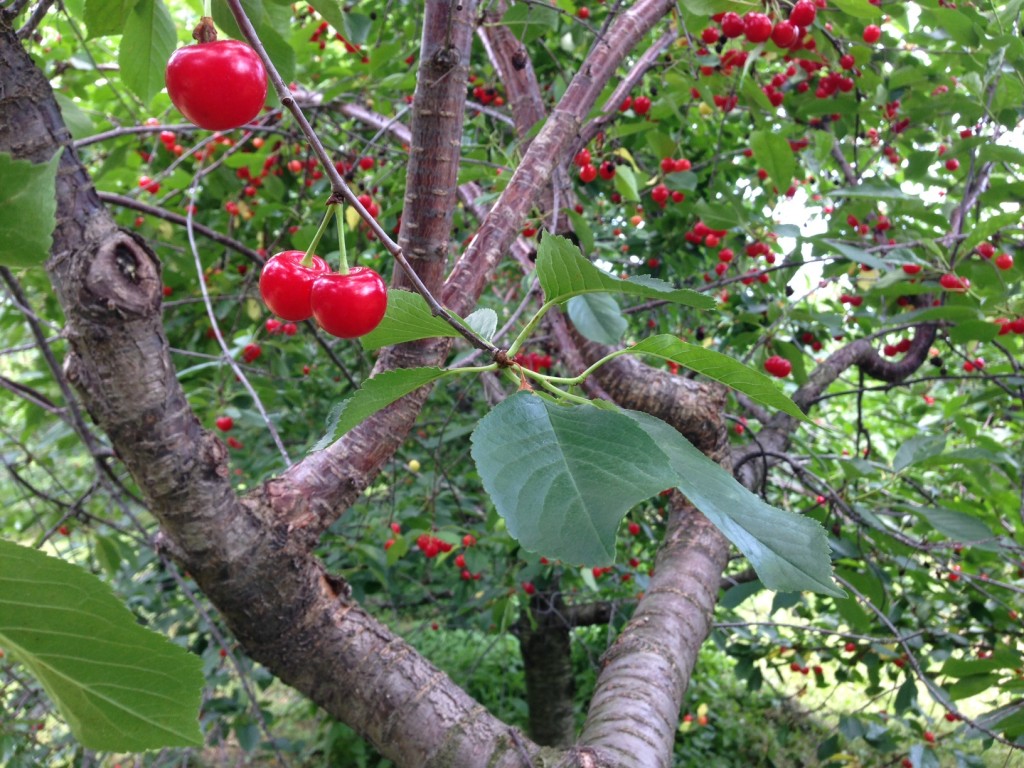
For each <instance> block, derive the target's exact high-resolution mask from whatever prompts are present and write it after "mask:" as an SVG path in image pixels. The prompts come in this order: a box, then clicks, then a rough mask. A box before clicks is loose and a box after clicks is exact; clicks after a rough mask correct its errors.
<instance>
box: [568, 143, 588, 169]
mask: <svg viewBox="0 0 1024 768" xmlns="http://www.w3.org/2000/svg"><path fill="white" fill-rule="evenodd" d="M572 161H573V162H574V163H575V164H576V165H578V166H579V167H580V168H582V167H583V166H584V165H590V150H589V149H587V148H586V147H584V148H583V149H581V150H580V151H579V152H577V153H576V157H574V158H573V160H572Z"/></svg>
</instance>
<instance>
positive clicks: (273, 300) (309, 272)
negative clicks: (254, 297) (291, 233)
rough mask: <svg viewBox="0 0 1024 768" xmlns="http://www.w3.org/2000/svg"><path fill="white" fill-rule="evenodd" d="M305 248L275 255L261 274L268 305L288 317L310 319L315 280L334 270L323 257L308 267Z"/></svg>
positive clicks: (282, 316) (287, 318) (277, 312)
mask: <svg viewBox="0 0 1024 768" xmlns="http://www.w3.org/2000/svg"><path fill="white" fill-rule="evenodd" d="M305 257H306V254H305V253H303V252H302V251H282V252H281V253H276V254H274V255H273V256H271V257H270V258H269V259H268V260H267V263H266V264H264V265H263V271H262V272H261V273H260V296H262V297H263V301H264V303H265V304H266V305H267V308H268V309H269V310H270V311H271V312H273V313H274V314H275V315H277V316H278V317H280V318H283V319H285V320H293V321H298V320H308V319H309V318H311V317H312V316H313V308H312V306H311V305H310V296H311V294H312V291H313V282H314V281H315V280H316V279H317V278H318V277H320V276H321V275H325V274H327V273H329V272H330V271H331V268H330V267H328V266H327V263H326V262H325V261H324V260H323V259H321V258H320V257H319V256H314V257H313V263H312V265H311V266H308V267H307V266H304V265H303V264H302V260H303V259H304V258H305Z"/></svg>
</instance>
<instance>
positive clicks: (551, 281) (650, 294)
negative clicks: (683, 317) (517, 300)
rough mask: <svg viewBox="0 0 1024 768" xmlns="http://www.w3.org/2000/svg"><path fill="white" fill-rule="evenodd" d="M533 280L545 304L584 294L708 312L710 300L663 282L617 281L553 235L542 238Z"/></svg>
mask: <svg viewBox="0 0 1024 768" xmlns="http://www.w3.org/2000/svg"><path fill="white" fill-rule="evenodd" d="M537 277H538V278H539V279H540V285H541V288H543V289H544V296H545V297H546V298H547V300H548V301H554V302H557V303H561V302H563V301H567V300H568V299H570V298H572V297H573V296H579V295H582V294H584V293H625V294H629V295H631V296H641V297H644V298H657V299H663V300H665V301H670V302H673V303H676V304H684V305H686V306H690V307H697V308H699V309H710V308H711V307H713V306H714V304H715V302H714V300H713V299H712V298H711V297H709V296H704V295H703V294H700V293H697V292H696V291H691V290H689V289H686V288H675V287H674V286H672V285H670V284H669V283H666V282H664V281H663V280H656V279H654V278H650V277H635V278H632V279H629V280H620V279H619V278H617V277H613V276H612V275H609V274H608V273H607V272H603V271H601V269H599V268H598V267H596V266H594V265H593V264H591V263H590V262H589V261H587V260H586V259H585V258H584V257H583V254H581V253H580V250H579V248H577V247H576V246H575V245H573V244H572V243H571V242H569V241H568V240H566V239H565V238H564V237H559V236H557V235H549V234H545V235H544V237H543V239H542V240H541V241H540V248H539V249H538V252H537Z"/></svg>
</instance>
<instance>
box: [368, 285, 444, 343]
mask: <svg viewBox="0 0 1024 768" xmlns="http://www.w3.org/2000/svg"><path fill="white" fill-rule="evenodd" d="M458 335H459V332H458V331H456V330H455V329H454V328H452V326H451V325H449V324H448V323H447V322H446V321H444V320H442V319H441V318H440V317H434V316H433V314H431V312H430V307H429V306H427V302H426V301H425V300H424V299H423V297H422V296H420V295H419V294H418V293H412V292H411V291H400V290H389V291H388V309H387V312H385V313H384V319H383V320H381V322H380V325H378V326H377V327H376V328H374V329H373V330H372V331H370V333H368V334H366V335H365V336H363V337H361V338H360V339H359V342H360V343H361V344H362V345H363V347H364V348H365V349H367V350H374V349H380V348H381V347H387V346H390V345H392V344H401V343H402V342H406V341H416V340H417V339H430V338H435V337H438V336H452V337H454V336H458Z"/></svg>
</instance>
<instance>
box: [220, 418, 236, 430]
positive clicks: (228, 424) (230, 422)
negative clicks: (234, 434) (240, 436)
mask: <svg viewBox="0 0 1024 768" xmlns="http://www.w3.org/2000/svg"><path fill="white" fill-rule="evenodd" d="M216 423H217V429H219V430H220V431H221V432H230V431H231V428H232V427H234V426H235V420H234V419H232V418H231V417H230V416H218V417H217V422H216Z"/></svg>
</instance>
